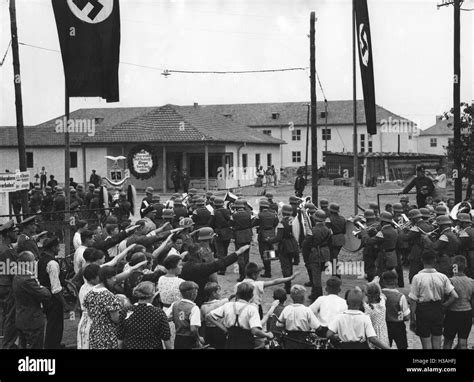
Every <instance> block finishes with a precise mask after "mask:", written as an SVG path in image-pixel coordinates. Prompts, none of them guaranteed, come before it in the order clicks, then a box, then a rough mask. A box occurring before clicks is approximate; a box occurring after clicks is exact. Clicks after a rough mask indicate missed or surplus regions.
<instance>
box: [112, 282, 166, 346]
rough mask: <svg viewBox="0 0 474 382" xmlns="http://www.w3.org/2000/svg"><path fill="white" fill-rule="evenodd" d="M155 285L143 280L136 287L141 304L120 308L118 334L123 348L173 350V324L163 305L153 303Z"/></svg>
mask: <svg viewBox="0 0 474 382" xmlns="http://www.w3.org/2000/svg"><path fill="white" fill-rule="evenodd" d="M154 292H155V285H154V283H152V282H151V281H143V282H141V283H140V284H138V285H137V286H136V287H135V288H134V289H133V296H134V297H135V298H136V299H137V300H138V302H137V303H135V304H133V305H131V306H129V307H127V308H124V309H122V310H121V311H120V318H119V324H118V328H117V337H118V340H119V347H120V348H121V349H148V350H151V349H163V343H162V341H163V342H164V344H165V347H166V349H171V341H170V326H169V324H168V318H167V317H166V314H165V313H164V312H163V310H162V309H161V308H158V307H156V306H153V305H152V304H151V302H152V301H153V295H154Z"/></svg>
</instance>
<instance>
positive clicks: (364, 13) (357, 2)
mask: <svg viewBox="0 0 474 382" xmlns="http://www.w3.org/2000/svg"><path fill="white" fill-rule="evenodd" d="M354 8H355V15H356V28H357V30H356V33H357V41H358V45H359V66H360V72H361V77H362V88H363V90H364V107H365V120H366V123H367V132H368V133H369V134H377V117H376V112H375V85H374V65H373V60H372V57H373V55H372V42H371V41H372V40H371V35H370V24H369V11H368V9H367V0H354Z"/></svg>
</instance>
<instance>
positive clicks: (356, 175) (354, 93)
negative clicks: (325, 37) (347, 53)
mask: <svg viewBox="0 0 474 382" xmlns="http://www.w3.org/2000/svg"><path fill="white" fill-rule="evenodd" d="M355 1H356V0H352V87H353V89H352V96H353V105H352V108H353V113H354V114H353V119H354V121H353V123H354V125H353V133H352V140H353V152H354V215H357V213H358V212H359V211H358V207H357V205H358V204H359V161H358V158H357V155H358V149H357V87H356V86H357V77H356V75H357V74H356V35H355V31H356V19H355Z"/></svg>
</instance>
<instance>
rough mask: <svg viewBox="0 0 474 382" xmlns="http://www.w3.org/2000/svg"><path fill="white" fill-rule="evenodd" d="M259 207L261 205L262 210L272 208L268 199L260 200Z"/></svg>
mask: <svg viewBox="0 0 474 382" xmlns="http://www.w3.org/2000/svg"><path fill="white" fill-rule="evenodd" d="M259 205H260V208H262V207H263V208H269V207H270V203H269V202H268V200H267V199H260V202H259Z"/></svg>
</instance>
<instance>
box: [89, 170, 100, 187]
mask: <svg viewBox="0 0 474 382" xmlns="http://www.w3.org/2000/svg"><path fill="white" fill-rule="evenodd" d="M101 181H102V179H101V177H100V176H99V175H97V174H96V172H95V170H92V174H91V177H90V179H89V183H91V184H93V185H94V187H95V188H98V187H100V183H101Z"/></svg>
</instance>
